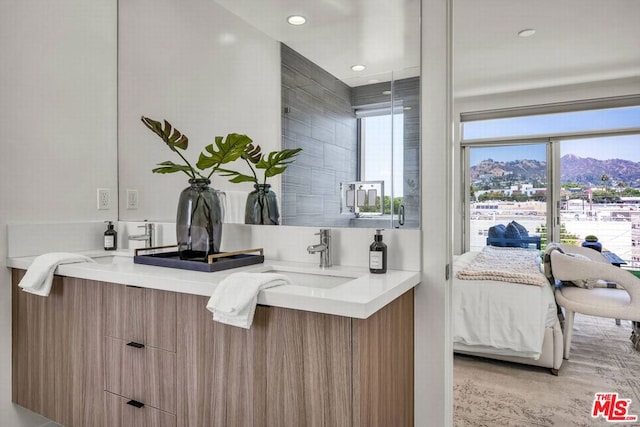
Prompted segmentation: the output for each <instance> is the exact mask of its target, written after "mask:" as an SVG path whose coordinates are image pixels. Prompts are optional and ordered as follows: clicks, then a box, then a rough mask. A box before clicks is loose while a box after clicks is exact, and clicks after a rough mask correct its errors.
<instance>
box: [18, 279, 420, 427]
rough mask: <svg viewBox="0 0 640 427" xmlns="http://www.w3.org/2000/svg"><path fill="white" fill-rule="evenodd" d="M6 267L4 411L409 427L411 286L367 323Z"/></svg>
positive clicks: (119, 423) (106, 421)
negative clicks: (248, 314)
mask: <svg viewBox="0 0 640 427" xmlns="http://www.w3.org/2000/svg"><path fill="white" fill-rule="evenodd" d="M23 274H24V271H20V270H15V269H14V270H13V290H12V298H13V325H12V332H13V349H12V351H13V366H12V369H13V385H12V387H13V390H12V392H13V401H14V402H15V403H17V404H19V405H21V406H24V407H26V408H29V409H31V410H33V411H35V412H37V413H39V414H42V415H43V416H45V417H47V418H49V419H51V420H53V421H55V422H57V423H60V424H61V425H64V426H66V427H76V426H78V427H86V426H91V427H103V426H104V427H128V426H135V427H174V426H178V427H199V426H202V427H215V426H221V427H235V426H237V427H251V426H255V427H262V426H264V427H275V426H277V427H287V426H291V427H304V426H331V427H334V426H335V427H340V426H353V427H376V426H380V427H387V426H394V427H404V426H409V427H410V426H413V290H410V291H408V292H406V293H405V294H404V295H402V296H400V297H398V298H397V299H396V300H394V301H393V302H391V303H390V304H388V305H387V306H385V307H384V308H382V309H381V310H379V311H378V312H376V313H375V314H373V315H372V316H370V317H369V318H367V319H354V318H349V317H342V316H333V315H327V314H319V313H312V312H307V311H301V310H292V309H286V308H277V307H264V306H258V307H257V309H256V313H255V317H254V321H253V325H252V326H251V328H250V329H242V328H237V327H232V326H228V325H223V324H220V323H217V322H214V321H213V320H212V315H211V313H210V312H209V311H208V310H207V309H206V308H205V307H206V304H207V301H208V297H203V296H196V295H189V294H182V293H175V292H166V291H159V290H153V289H147V288H137V287H128V286H124V285H117V284H111V283H103V282H95V281H89V280H81V279H73V278H67V277H57V276H56V277H55V279H54V284H53V288H52V291H51V295H50V296H49V297H46V298H43V297H39V296H36V295H31V294H28V293H26V292H22V291H21V290H20V289H19V288H18V287H17V284H18V282H19V280H20V278H21V277H22V275H23Z"/></svg>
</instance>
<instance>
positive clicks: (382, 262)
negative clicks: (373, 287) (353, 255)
mask: <svg viewBox="0 0 640 427" xmlns="http://www.w3.org/2000/svg"><path fill="white" fill-rule="evenodd" d="M373 239H374V240H373V243H372V244H371V246H369V271H370V272H371V273H374V274H383V273H386V272H387V245H386V244H385V243H384V242H383V241H382V230H381V229H379V230H376V234H375V236H374V238H373Z"/></svg>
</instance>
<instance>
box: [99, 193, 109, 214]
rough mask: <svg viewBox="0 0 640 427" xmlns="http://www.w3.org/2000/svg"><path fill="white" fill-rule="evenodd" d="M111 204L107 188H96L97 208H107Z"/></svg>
mask: <svg viewBox="0 0 640 427" xmlns="http://www.w3.org/2000/svg"><path fill="white" fill-rule="evenodd" d="M110 205H111V194H110V193H109V189H108V188H98V209H100V210H103V209H109V208H110Z"/></svg>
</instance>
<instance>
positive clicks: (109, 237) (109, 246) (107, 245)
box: [104, 221, 118, 251]
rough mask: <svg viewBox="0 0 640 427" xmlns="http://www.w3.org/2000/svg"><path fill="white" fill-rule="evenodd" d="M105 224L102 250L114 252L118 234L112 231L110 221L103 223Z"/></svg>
mask: <svg viewBox="0 0 640 427" xmlns="http://www.w3.org/2000/svg"><path fill="white" fill-rule="evenodd" d="M105 222H106V223H108V224H107V230H106V231H105V232H104V250H105V251H115V250H116V248H117V246H118V232H117V231H116V230H114V229H113V223H112V222H111V221H105Z"/></svg>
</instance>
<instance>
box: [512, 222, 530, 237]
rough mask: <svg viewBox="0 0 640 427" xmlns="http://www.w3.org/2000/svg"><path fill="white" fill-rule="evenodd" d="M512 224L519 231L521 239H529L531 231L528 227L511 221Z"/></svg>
mask: <svg viewBox="0 0 640 427" xmlns="http://www.w3.org/2000/svg"><path fill="white" fill-rule="evenodd" d="M510 224H513V225H514V227H516V228H517V229H518V231H519V232H520V237H529V230H527V227H525V226H524V225H522V224H518V223H517V222H515V221H511V222H510Z"/></svg>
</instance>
